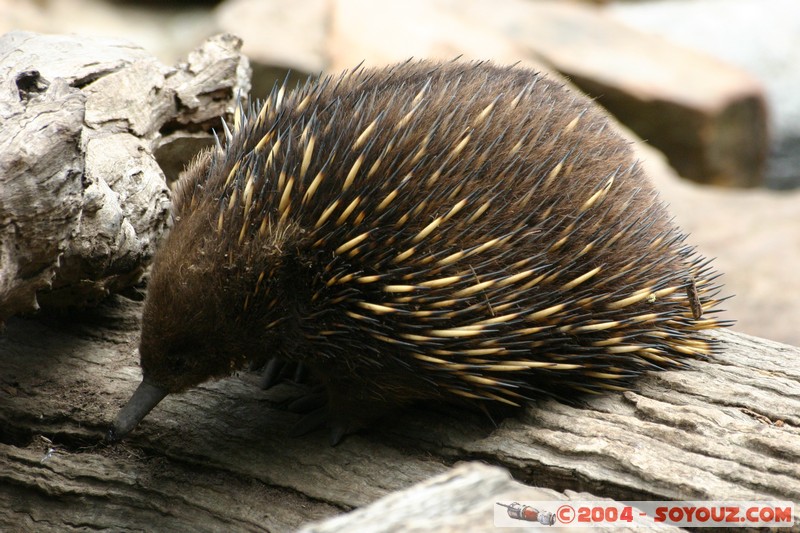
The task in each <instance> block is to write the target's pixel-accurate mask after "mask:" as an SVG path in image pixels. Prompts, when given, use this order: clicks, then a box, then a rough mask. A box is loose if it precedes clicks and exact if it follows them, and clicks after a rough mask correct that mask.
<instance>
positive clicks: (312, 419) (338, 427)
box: [288, 390, 363, 446]
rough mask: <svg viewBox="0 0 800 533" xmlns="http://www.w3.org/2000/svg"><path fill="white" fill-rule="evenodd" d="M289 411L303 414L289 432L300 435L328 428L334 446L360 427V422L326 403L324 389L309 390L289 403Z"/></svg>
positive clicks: (295, 435) (293, 435) (326, 397)
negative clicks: (345, 415)
mask: <svg viewBox="0 0 800 533" xmlns="http://www.w3.org/2000/svg"><path fill="white" fill-rule="evenodd" d="M288 408H289V411H292V412H294V413H304V416H303V417H302V418H301V419H300V420H299V421H298V422H297V423H296V424H295V425H294V426H292V428H291V430H290V432H289V434H290V435H291V436H292V437H301V436H303V435H306V434H308V433H311V432H312V431H316V430H318V429H321V428H325V427H327V428H329V429H330V444H331V446H336V445H337V444H339V443H340V442H341V441H342V439H343V438H344V437H345V436H346V435H349V434H351V433H355V432H356V431H358V430H359V429H361V427H363V426H362V424H358V423H356V421H355V420H354V419H352V418H349V417H342V416H341V415H342V413H343V412H342V411H339V412H336V411H333V410H332V409H331V405H330V404H329V403H328V396H327V394H326V392H325V391H323V390H319V391H318V392H310V393H309V394H306V395H305V396H302V397H301V398H298V399H297V400H295V401H293V402H292V403H290V404H289V407H288Z"/></svg>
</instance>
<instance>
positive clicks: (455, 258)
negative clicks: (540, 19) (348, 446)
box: [109, 61, 723, 440]
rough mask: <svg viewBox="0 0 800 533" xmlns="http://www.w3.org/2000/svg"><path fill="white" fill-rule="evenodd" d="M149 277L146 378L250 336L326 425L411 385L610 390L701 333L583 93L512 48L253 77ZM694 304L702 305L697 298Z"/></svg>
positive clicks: (669, 252)
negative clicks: (516, 60) (510, 60)
mask: <svg viewBox="0 0 800 533" xmlns="http://www.w3.org/2000/svg"><path fill="white" fill-rule="evenodd" d="M174 221H175V222H174V227H173V228H172V230H171V233H170V235H169V236H168V238H167V239H166V241H165V242H164V243H163V245H162V246H161V248H160V249H159V251H158V253H157V255H156V258H155V261H154V265H153V270H152V274H151V277H150V282H149V288H148V294H147V300H146V303H145V307H144V314H143V319H142V336H141V344H140V347H139V352H140V355H141V365H142V371H143V375H144V378H143V380H142V384H141V385H140V387H139V389H138V390H137V391H136V393H135V394H134V395H133V397H132V398H131V400H130V401H129V403H128V404H127V406H126V407H125V408H124V409H123V410H122V411H121V412H120V414H119V415H118V416H117V419H116V420H115V422H114V425H113V427H112V429H111V430H110V433H109V436H110V438H111V439H115V438H121V437H122V436H123V435H125V434H126V433H128V432H129V431H130V430H131V429H133V427H134V426H135V425H136V424H137V423H138V422H139V421H140V420H141V419H142V418H143V417H144V416H145V415H146V414H147V413H148V412H149V411H150V409H152V408H153V407H154V406H155V405H156V404H157V403H158V402H159V401H160V400H161V399H162V398H163V397H164V396H165V395H167V394H168V393H172V392H179V391H183V390H186V389H188V388H190V387H192V386H194V385H197V384H199V383H201V382H203V381H206V380H208V379H211V378H216V377H220V376H224V375H228V374H230V373H231V372H232V371H234V370H236V369H238V368H241V367H243V366H244V365H245V364H246V363H251V364H252V363H253V362H256V363H258V364H263V363H264V362H265V361H266V360H267V359H269V358H271V357H278V358H282V359H283V360H287V361H294V362H299V363H302V364H304V365H305V366H306V367H307V368H308V369H309V370H310V372H311V374H312V375H313V376H314V379H316V380H318V381H319V382H320V383H321V384H322V385H324V388H325V390H326V392H327V400H328V403H327V410H328V413H329V424H330V425H331V427H332V428H333V429H334V440H337V439H338V438H339V437H340V436H341V435H342V434H343V433H344V432H346V431H350V430H352V429H353V428H356V427H358V426H359V425H360V424H362V423H364V422H365V421H366V420H368V419H370V418H372V417H375V416H378V415H379V414H380V413H381V412H383V411H384V410H385V409H387V408H389V407H392V406H397V405H402V404H406V403H408V402H411V401H414V400H420V399H435V400H442V401H448V402H457V403H467V404H469V405H472V406H477V407H481V406H485V405H492V404H509V405H514V406H517V405H521V404H523V403H524V402H525V401H526V400H528V399H529V398H532V397H536V396H537V395H541V394H545V395H556V396H559V397H564V398H569V397H572V396H574V395H575V394H579V393H582V392H583V393H586V392H588V393H593V392H601V391H619V390H624V389H626V388H628V387H629V386H630V385H631V381H632V379H633V378H635V377H637V376H638V375H640V374H642V373H643V372H644V371H646V370H650V369H659V368H667V367H678V366H681V365H682V364H683V363H682V360H684V359H685V358H692V357H704V356H706V355H708V354H710V353H711V352H712V351H713V349H714V344H713V342H712V341H710V340H709V339H708V338H706V337H704V336H703V335H702V334H700V330H703V329H707V328H714V327H718V326H720V325H723V324H722V322H721V321H720V320H719V319H717V318H714V313H716V312H717V311H716V309H714V308H715V306H716V305H717V304H718V302H719V301H720V300H719V299H718V298H717V294H718V291H719V287H717V286H715V285H714V281H713V280H714V279H715V277H716V274H715V273H714V271H713V270H712V269H711V267H710V266H709V262H708V261H707V260H705V259H703V258H702V257H700V256H699V255H697V254H696V253H695V252H694V250H693V249H692V248H691V247H689V246H687V245H686V244H684V240H685V236H684V235H683V234H681V232H680V230H679V229H678V228H676V227H675V225H673V223H672V222H671V220H670V217H669V215H668V213H667V211H666V209H665V207H664V206H663V205H662V204H661V203H660V202H659V200H658V199H657V194H656V191H655V190H654V188H653V187H652V185H651V184H650V183H649V182H648V179H647V177H646V176H645V174H644V172H643V171H642V169H641V167H640V165H639V164H638V163H637V162H636V160H635V157H634V155H633V152H632V150H631V148H630V147H629V145H628V143H627V142H626V141H625V140H624V139H623V138H621V137H620V136H619V135H618V134H617V133H615V131H614V129H613V128H612V127H611V126H610V124H609V122H608V120H607V119H606V116H605V114H604V113H603V112H602V111H601V110H599V109H598V107H597V106H596V105H595V104H593V103H592V102H591V101H590V100H589V99H588V98H586V97H585V96H583V95H580V94H576V93H574V92H572V91H569V90H567V89H565V88H564V87H562V86H561V85H559V84H557V83H555V82H553V81H551V80H548V79H547V78H546V77H544V76H542V75H540V74H538V73H536V72H533V71H530V70H526V69H523V68H513V67H499V66H495V65H492V64H488V63H466V62H458V61H457V62H450V63H433V62H428V61H420V62H406V63H403V64H399V65H396V66H392V67H388V68H383V69H366V68H360V69H356V70H354V71H352V72H347V73H345V74H342V75H341V76H339V77H328V78H324V79H320V80H317V81H309V82H308V83H306V84H305V86H303V87H301V88H299V89H297V90H295V91H294V92H290V93H287V91H286V88H285V87H277V88H276V89H275V90H274V91H273V92H272V94H271V95H270V96H269V98H268V99H267V101H266V102H265V103H264V104H263V105H261V106H260V107H256V108H253V107H251V108H250V109H249V111H247V112H245V111H243V110H240V113H239V115H238V117H237V120H236V121H235V125H234V131H233V132H232V134H230V137H229V139H228V143H227V146H226V147H225V149H224V150H223V149H222V148H221V147H219V146H218V147H217V148H216V149H215V150H212V151H209V152H207V153H205V154H203V155H202V156H200V157H199V158H198V159H197V160H196V161H195V163H194V164H193V165H192V166H191V167H190V169H189V170H188V171H187V174H186V175H185V177H183V178H182V180H181V181H180V182H179V183H178V185H177V188H176V191H175V197H174ZM704 313H705V315H706V316H707V318H703V317H702V315H703V314H704Z"/></svg>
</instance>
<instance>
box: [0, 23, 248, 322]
mask: <svg viewBox="0 0 800 533" xmlns="http://www.w3.org/2000/svg"><path fill="white" fill-rule="evenodd" d="M240 47H241V41H240V40H239V39H238V38H236V37H233V36H231V35H220V36H217V37H214V38H211V39H209V40H208V41H206V42H205V43H204V44H203V45H201V46H200V47H199V48H198V49H197V50H195V51H193V52H192V53H191V54H190V55H189V57H188V59H187V61H185V62H183V63H181V64H179V65H177V66H176V67H168V66H166V65H163V64H161V63H160V62H158V61H157V60H156V59H155V58H154V57H152V56H151V55H150V54H148V53H147V52H145V51H144V50H143V49H142V48H140V47H138V46H136V45H133V44H130V43H126V42H124V41H119V40H113V39H99V38H88V37H78V36H63V35H39V34H35V33H30V32H20V31H17V32H11V33H8V34H6V35H3V36H2V37H0V79H4V80H7V83H5V84H3V85H2V87H1V88H0V323H2V321H3V320H4V319H5V318H7V317H9V316H11V315H13V314H15V313H21V312H28V311H34V310H36V309H38V307H39V304H40V303H41V304H42V306H45V307H47V306H49V307H75V306H81V305H86V304H90V303H94V302H96V301H98V300H100V299H102V298H104V297H105V296H106V295H107V294H108V293H109V292H114V291H117V290H120V289H122V288H124V287H127V286H129V285H131V284H132V283H135V282H136V281H137V280H138V278H139V277H140V276H141V274H142V272H143V271H144V269H145V267H146V266H147V264H148V263H149V260H150V258H151V257H152V254H153V252H154V250H155V245H156V243H157V242H158V240H159V237H160V236H161V234H162V232H163V231H164V229H165V227H166V225H167V219H168V216H169V197H168V191H167V188H166V183H165V176H164V172H162V168H161V166H159V165H163V166H164V168H167V169H168V170H169V171H170V172H174V173H175V175H177V171H176V170H175V169H176V168H178V167H179V166H182V165H183V164H184V163H185V162H187V161H188V160H189V159H190V158H191V157H192V155H194V153H195V151H196V150H197V148H198V146H197V139H198V134H202V135H203V136H204V137H205V141H206V143H210V142H211V135H210V133H209V130H210V127H211V125H212V123H213V125H215V126H217V125H218V122H219V117H220V116H224V115H230V114H231V113H232V111H233V107H234V103H235V100H236V99H237V98H238V97H239V95H240V94H246V92H247V91H248V89H249V70H248V66H247V60H246V58H244V57H243V56H242V55H241V54H240V53H239V49H240ZM187 138H188V139H191V140H192V141H193V142H192V143H191V144H190V145H189V146H188V148H189V149H190V150H193V151H191V152H189V153H187V152H186V151H185V150H184V151H177V150H176V149H175V147H176V146H184V147H186V142H184V141H185V139H187ZM156 153H157V154H158V156H159V162H158V163H157V162H156V156H155V155H154V154H156ZM175 175H173V176H172V177H173V178H174V177H175Z"/></svg>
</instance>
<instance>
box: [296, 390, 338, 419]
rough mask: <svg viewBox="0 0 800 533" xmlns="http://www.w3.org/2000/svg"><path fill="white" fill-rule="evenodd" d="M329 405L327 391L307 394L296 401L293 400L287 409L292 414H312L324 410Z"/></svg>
mask: <svg viewBox="0 0 800 533" xmlns="http://www.w3.org/2000/svg"><path fill="white" fill-rule="evenodd" d="M327 403H328V398H327V396H326V395H325V391H323V390H321V389H320V390H319V391H316V392H315V391H312V392H309V393H308V394H305V395H303V396H301V397H299V398H297V399H296V400H293V401H292V402H291V403H290V404H289V405H288V406H287V407H286V409H287V410H288V411H289V412H291V413H304V414H311V413H313V412H315V411H319V410H322V409H323V408H324V407H325V405H326V404H327Z"/></svg>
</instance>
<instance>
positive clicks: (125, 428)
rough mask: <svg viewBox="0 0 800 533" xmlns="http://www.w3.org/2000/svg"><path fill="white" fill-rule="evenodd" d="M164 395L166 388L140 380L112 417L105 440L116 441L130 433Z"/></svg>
mask: <svg viewBox="0 0 800 533" xmlns="http://www.w3.org/2000/svg"><path fill="white" fill-rule="evenodd" d="M166 395H167V391H166V390H164V389H162V388H161V387H158V386H156V385H153V384H152V383H150V382H148V381H147V380H142V382H141V384H139V388H137V389H136V392H134V393H133V396H131V399H130V400H128V403H127V404H125V407H123V408H122V410H121V411H120V412H119V414H118V415H117V418H115V419H114V423H113V424H112V425H111V428H109V430H108V433H107V434H106V441H108V442H116V441H118V440H120V439H122V438H123V437H124V436H125V435H127V434H128V433H130V432H131V430H133V428H135V427H136V425H137V424H138V423H139V422H140V421H141V420H142V418H144V417H145V416H147V413H149V412H150V411H151V410H152V409H153V407H155V406H156V405H158V402H160V401H161V400H163V399H164V397H165V396H166Z"/></svg>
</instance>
